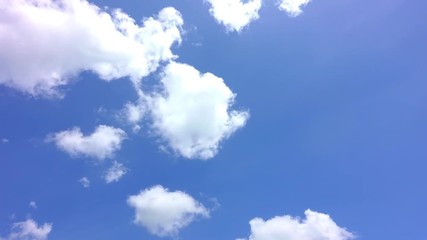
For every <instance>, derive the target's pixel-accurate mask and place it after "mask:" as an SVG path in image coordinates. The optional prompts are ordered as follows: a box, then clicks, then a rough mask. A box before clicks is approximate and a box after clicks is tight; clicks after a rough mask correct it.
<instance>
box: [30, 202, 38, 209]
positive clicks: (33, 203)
mask: <svg viewBox="0 0 427 240" xmlns="http://www.w3.org/2000/svg"><path fill="white" fill-rule="evenodd" d="M28 206H29V207H30V208H34V209H36V208H37V204H36V202H34V201H31V202H30V204H28Z"/></svg>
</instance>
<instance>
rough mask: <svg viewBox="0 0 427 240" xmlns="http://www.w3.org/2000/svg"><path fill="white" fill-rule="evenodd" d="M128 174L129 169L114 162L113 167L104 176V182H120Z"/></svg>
mask: <svg viewBox="0 0 427 240" xmlns="http://www.w3.org/2000/svg"><path fill="white" fill-rule="evenodd" d="M127 172H128V169H127V168H126V167H125V166H124V165H123V164H121V163H118V162H116V161H114V163H113V166H111V167H110V168H109V169H108V170H107V173H106V174H105V175H104V180H105V182H106V183H112V182H118V181H119V180H120V178H122V177H123V176H124V175H126V173H127Z"/></svg>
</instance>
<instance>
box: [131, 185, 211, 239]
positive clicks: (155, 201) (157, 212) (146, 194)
mask: <svg viewBox="0 0 427 240" xmlns="http://www.w3.org/2000/svg"><path fill="white" fill-rule="evenodd" d="M127 203H128V204H129V206H131V207H133V208H135V219H134V223H135V224H138V225H141V226H143V227H145V228H146V229H147V230H148V231H149V232H150V233H152V234H154V235H157V236H160V237H165V236H172V237H173V236H176V235H177V234H178V232H179V230H180V229H181V228H183V227H186V226H188V225H189V224H190V223H191V222H193V221H194V220H195V219H196V217H209V210H208V209H206V208H205V207H204V206H203V205H202V204H201V203H199V202H197V201H196V200H195V199H194V198H193V197H191V196H190V195H188V194H187V193H185V192H181V191H174V192H173V191H169V190H168V189H167V188H163V187H162V186H160V185H158V186H154V187H152V188H149V189H145V190H143V191H141V192H140V193H139V194H137V195H133V196H130V197H129V198H128V200H127Z"/></svg>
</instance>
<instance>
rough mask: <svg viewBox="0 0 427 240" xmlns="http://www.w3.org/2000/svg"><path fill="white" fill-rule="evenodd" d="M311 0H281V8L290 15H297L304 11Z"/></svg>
mask: <svg viewBox="0 0 427 240" xmlns="http://www.w3.org/2000/svg"><path fill="white" fill-rule="evenodd" d="M310 1H311V0H280V1H279V9H280V10H282V11H284V12H286V13H287V14H288V16H289V17H296V16H298V15H300V14H301V13H302V8H303V7H305V5H307V4H308V3H309V2H310Z"/></svg>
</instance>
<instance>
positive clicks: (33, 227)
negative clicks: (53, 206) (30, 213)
mask: <svg viewBox="0 0 427 240" xmlns="http://www.w3.org/2000/svg"><path fill="white" fill-rule="evenodd" d="M51 231H52V224H51V223H45V224H43V225H41V226H38V224H37V222H35V221H34V220H32V219H28V220H26V221H24V222H17V223H14V224H13V226H12V230H11V233H10V234H9V236H7V237H6V238H4V240H45V239H47V238H48V235H49V233H50V232H51ZM0 239H2V238H1V237H0Z"/></svg>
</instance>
